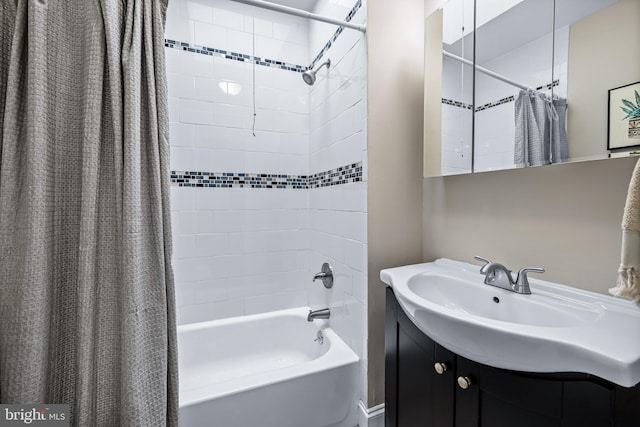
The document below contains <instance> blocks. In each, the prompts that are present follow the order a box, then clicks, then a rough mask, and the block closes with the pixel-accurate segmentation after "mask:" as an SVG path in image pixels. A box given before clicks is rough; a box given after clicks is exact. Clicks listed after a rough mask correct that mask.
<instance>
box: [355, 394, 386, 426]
mask: <svg viewBox="0 0 640 427" xmlns="http://www.w3.org/2000/svg"><path fill="white" fill-rule="evenodd" d="M358 426H359V427H384V403H381V404H380V405H376V406H374V407H373V408H367V407H366V406H365V404H364V403H363V402H362V400H361V401H360V402H359V403H358Z"/></svg>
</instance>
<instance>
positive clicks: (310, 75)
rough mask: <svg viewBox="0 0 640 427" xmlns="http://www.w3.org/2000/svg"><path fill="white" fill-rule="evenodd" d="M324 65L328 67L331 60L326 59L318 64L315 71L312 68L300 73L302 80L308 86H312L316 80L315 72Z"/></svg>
mask: <svg viewBox="0 0 640 427" xmlns="http://www.w3.org/2000/svg"><path fill="white" fill-rule="evenodd" d="M325 65H326V66H327V68H329V67H330V66H331V60H330V59H327V61H326V62H324V63H323V64H322V65H320V66H319V67H318V68H317V69H316V70H315V71H314V70H312V69H308V70H307V71H305V72H304V73H302V79H303V80H304V82H305V83H306V84H308V85H309V86H313V84H314V83H315V82H316V73H317V72H318V71H319V70H320V68H322V67H324V66H325Z"/></svg>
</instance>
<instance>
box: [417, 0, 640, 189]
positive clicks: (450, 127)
mask: <svg viewBox="0 0 640 427" xmlns="http://www.w3.org/2000/svg"><path fill="white" fill-rule="evenodd" d="M474 39H475V40H474ZM638 40H640V0H476V1H474V0H449V1H448V2H446V3H444V5H443V6H442V7H441V9H439V10H438V11H436V12H435V13H434V14H433V15H431V16H429V17H428V18H427V19H426V23H425V122H424V124H425V135H424V146H425V154H424V155H425V159H424V176H425V177H428V176H445V175H454V174H463V173H472V172H484V171H492V170H501V169H511V168H519V167H530V166H541V165H548V164H553V163H564V162H574V161H583V160H593V159H602V158H607V157H614V156H628V155H629V154H637V153H638V152H640V117H638V118H633V117H632V118H629V117H626V116H625V115H628V111H625V108H626V109H627V110H629V109H630V107H629V104H630V103H631V104H633V103H635V102H636V99H635V92H634V90H635V89H638V90H639V91H640V55H638V54H636V53H635V52H636V50H637V45H638ZM474 61H475V63H474ZM639 97H640V95H639ZM639 106H640V105H639ZM634 126H636V127H637V129H635V128H633V127H634Z"/></svg>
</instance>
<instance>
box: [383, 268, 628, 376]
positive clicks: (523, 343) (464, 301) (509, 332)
mask: <svg viewBox="0 0 640 427" xmlns="http://www.w3.org/2000/svg"><path fill="white" fill-rule="evenodd" d="M479 270H480V267H479V266H475V265H471V264H466V263H461V262H457V261H453V260H448V259H439V260H437V261H435V262H432V263H424V264H415V265H408V266H404V267H397V268H389V269H385V270H382V271H381V272H380V278H381V280H382V281H383V282H384V283H385V284H386V285H388V286H390V287H391V288H392V289H393V292H394V294H395V295H396V298H397V299H398V302H399V304H400V306H401V307H402V309H403V310H404V311H405V313H406V314H407V316H408V317H409V318H410V319H411V321H412V322H413V323H414V324H415V325H416V326H417V327H418V328H419V329H420V330H421V331H422V332H424V333H425V334H426V335H428V336H429V337H430V338H431V339H433V340H434V341H436V342H438V343H439V344H441V345H442V346H444V347H446V348H448V349H449V350H451V351H453V352H455V353H457V354H459V355H461V356H463V357H466V358H468V359H471V360H473V361H476V362H479V363H484V364H486V365H489V366H494V367H497V368H503V369H512V370H518V371H525V372H582V373H587V374H592V375H596V376H598V377H601V378H604V379H606V380H609V381H611V382H613V383H616V384H618V385H621V386H624V387H632V386H634V385H636V384H638V383H639V382H640V308H638V306H636V305H635V304H634V303H633V302H631V301H626V300H621V299H618V298H614V297H610V296H608V295H601V294H597V293H594V292H589V291H583V290H579V289H576V288H571V287H568V286H564V285H561V284H556V283H550V282H545V281H542V280H536V279H529V280H530V286H531V292H532V293H531V295H522V294H517V293H515V292H511V291H508V290H505V289H501V288H496V287H494V286H489V285H485V284H484V283H483V279H484V276H482V275H481V274H480V273H479Z"/></svg>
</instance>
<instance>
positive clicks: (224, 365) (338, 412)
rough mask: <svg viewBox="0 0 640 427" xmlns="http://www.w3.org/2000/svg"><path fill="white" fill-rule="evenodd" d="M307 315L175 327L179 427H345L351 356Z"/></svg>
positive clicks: (354, 369) (353, 380) (351, 395)
mask: <svg viewBox="0 0 640 427" xmlns="http://www.w3.org/2000/svg"><path fill="white" fill-rule="evenodd" d="M308 311H309V308H307V307H303V308H296V309H291V310H282V311H275V312H270V313H264V314H257V315H251V316H243V317H235V318H230V319H224V320H214V321H210V322H202V323H195V324H189V325H182V326H179V327H178V360H179V374H180V426H181V427H201V426H202V427H253V426H261V427H328V426H331V427H353V426H354V425H355V424H356V423H357V422H356V419H357V411H356V410H357V401H358V400H357V389H356V386H357V384H358V377H357V374H358V361H359V360H358V356H357V355H356V354H355V353H354V352H353V351H352V350H351V349H350V348H349V347H348V346H347V345H346V344H345V343H344V342H343V341H342V340H341V339H340V338H339V337H338V336H337V335H336V333H335V332H334V331H333V330H332V329H331V328H330V327H328V325H327V321H325V320H318V319H316V320H314V321H313V322H308V321H307V319H306V316H307V313H308ZM318 333H321V335H320V336H321V339H318Z"/></svg>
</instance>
